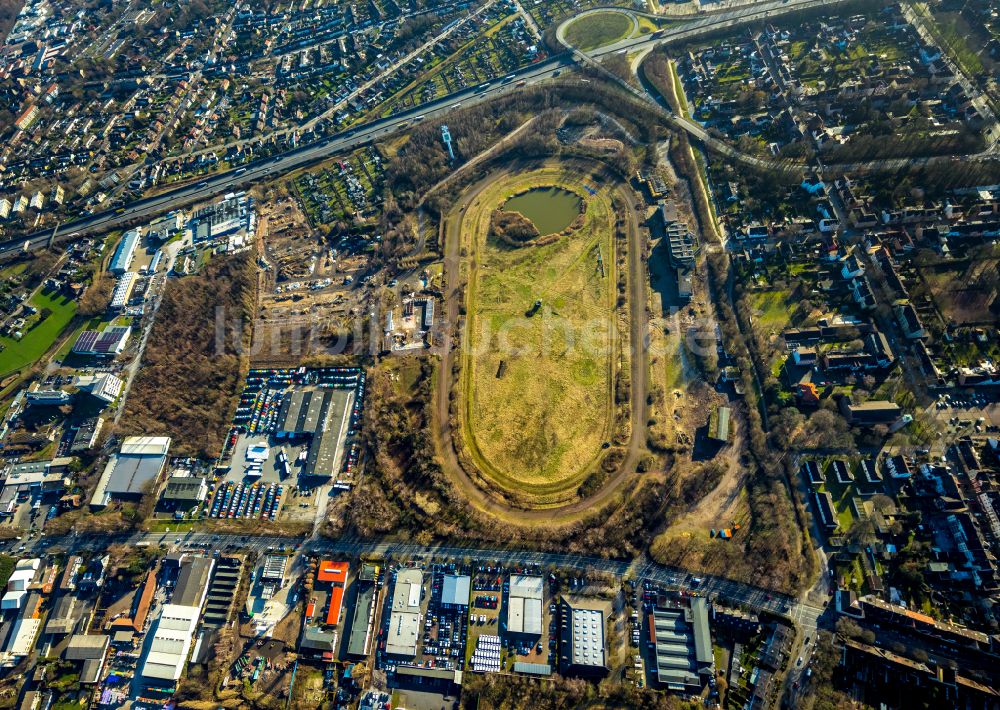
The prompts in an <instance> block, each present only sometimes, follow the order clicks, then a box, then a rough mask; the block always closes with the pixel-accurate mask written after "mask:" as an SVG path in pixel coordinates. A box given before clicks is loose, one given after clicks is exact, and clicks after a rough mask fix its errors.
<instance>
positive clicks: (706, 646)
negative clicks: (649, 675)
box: [649, 597, 715, 693]
mask: <svg viewBox="0 0 1000 710" xmlns="http://www.w3.org/2000/svg"><path fill="white" fill-rule="evenodd" d="M649 636H650V639H649V641H650V644H651V645H652V646H653V647H654V649H655V652H656V677H657V680H658V682H659V683H660V684H661V685H663V686H666V687H667V688H668V689H670V690H674V691H677V692H684V693H699V692H701V689H702V687H703V686H704V684H705V683H707V682H708V679H709V678H711V677H712V675H713V674H714V673H715V668H714V665H715V659H714V655H713V651H712V637H711V635H710V633H709V627H708V601H707V600H706V599H705V598H704V597H693V598H692V599H691V605H690V606H685V607H677V608H671V609H655V610H653V611H652V612H651V613H650V615H649Z"/></svg>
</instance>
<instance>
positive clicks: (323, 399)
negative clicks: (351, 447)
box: [276, 388, 353, 478]
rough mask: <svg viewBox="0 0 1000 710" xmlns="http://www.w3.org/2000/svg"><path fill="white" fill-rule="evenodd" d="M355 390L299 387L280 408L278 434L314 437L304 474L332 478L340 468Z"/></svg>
mask: <svg viewBox="0 0 1000 710" xmlns="http://www.w3.org/2000/svg"><path fill="white" fill-rule="evenodd" d="M352 400H353V394H352V392H351V391H350V390H340V389H329V388H321V389H310V390H296V391H294V392H292V393H291V394H290V395H289V396H288V397H286V398H285V400H284V401H283V402H282V403H281V408H280V409H279V410H278V425H277V429H276V432H277V435H278V436H279V437H300V436H303V437H311V441H310V442H309V448H308V452H307V454H306V461H305V467H304V468H303V470H302V475H303V476H315V477H317V478H330V477H332V476H333V475H334V474H335V473H336V471H337V465H338V463H339V459H340V455H341V449H342V443H343V439H344V434H345V432H346V429H345V427H346V423H347V418H348V415H349V414H350V405H351V402H352Z"/></svg>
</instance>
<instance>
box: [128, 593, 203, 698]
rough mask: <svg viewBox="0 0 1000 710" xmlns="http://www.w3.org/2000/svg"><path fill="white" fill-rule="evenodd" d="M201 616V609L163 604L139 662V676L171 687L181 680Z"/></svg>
mask: <svg viewBox="0 0 1000 710" xmlns="http://www.w3.org/2000/svg"><path fill="white" fill-rule="evenodd" d="M200 614H201V609H200V608H199V607H195V606H180V605H178V604H164V605H163V611H162V612H161V613H160V618H159V619H158V620H157V622H156V631H155V632H154V634H153V641H152V643H151V644H150V645H149V650H148V651H147V653H146V657H145V659H143V663H142V677H143V678H144V679H145V680H146V681H147V682H152V683H163V682H167V683H170V684H173V683H176V682H177V680H178V679H179V678H180V677H181V672H182V671H183V670H184V664H185V663H186V662H187V657H188V653H189V652H190V651H191V641H192V640H193V638H194V630H195V628H196V627H197V626H198V617H199V616H200Z"/></svg>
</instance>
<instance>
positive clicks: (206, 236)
mask: <svg viewBox="0 0 1000 710" xmlns="http://www.w3.org/2000/svg"><path fill="white" fill-rule="evenodd" d="M189 228H190V229H191V230H192V235H193V237H194V241H195V242H205V241H209V240H220V239H222V238H224V237H225V238H226V239H227V248H228V250H229V251H234V250H238V249H242V248H243V247H244V246H246V245H248V244H250V243H252V242H253V238H254V235H255V234H256V231H257V215H256V212H255V210H254V201H253V198H252V197H249V196H248V195H247V194H246V193H245V192H235V193H229V194H227V195H225V196H224V197H223V198H222V199H221V200H219V201H218V202H216V203H214V204H211V205H209V206H208V207H204V208H202V209H200V210H198V211H197V212H195V213H194V215H193V216H192V219H191V222H190V224H189Z"/></svg>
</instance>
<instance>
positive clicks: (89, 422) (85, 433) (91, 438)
mask: <svg viewBox="0 0 1000 710" xmlns="http://www.w3.org/2000/svg"><path fill="white" fill-rule="evenodd" d="M103 427H104V419H102V418H101V417H90V418H88V419H84V420H83V421H82V422H80V426H79V427H77V430H76V433H75V434H74V435H73V443H72V444H71V445H70V447H69V453H70V454H72V455H76V454H79V453H82V452H84V451H87V450H88V449H92V448H94V447H95V446H96V445H97V439H98V437H99V436H100V435H101V429H102V428H103Z"/></svg>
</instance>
